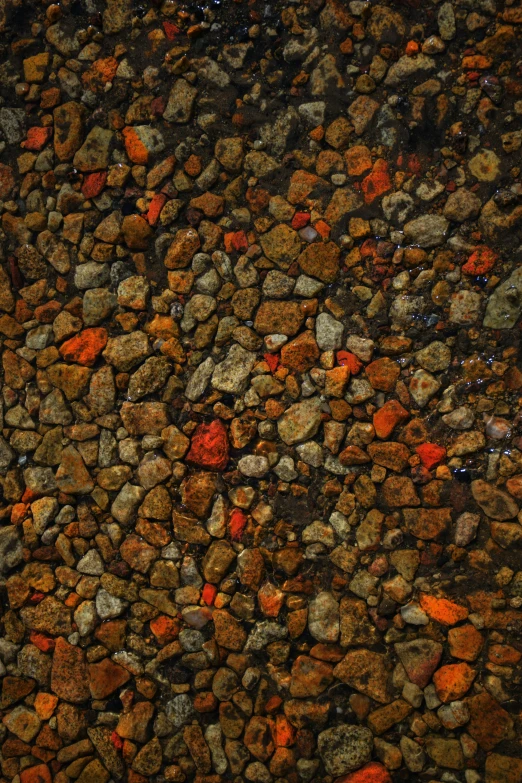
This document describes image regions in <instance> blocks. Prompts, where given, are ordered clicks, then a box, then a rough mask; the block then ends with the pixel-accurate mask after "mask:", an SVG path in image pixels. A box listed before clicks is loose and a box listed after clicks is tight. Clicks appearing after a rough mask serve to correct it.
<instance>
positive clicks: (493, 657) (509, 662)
mask: <svg viewBox="0 0 522 783" xmlns="http://www.w3.org/2000/svg"><path fill="white" fill-rule="evenodd" d="M488 658H489V660H490V661H491V662H492V663H496V664H498V665H499V666H516V665H517V663H519V662H520V659H521V658H522V652H520V651H519V650H516V649H515V648H514V647H511V645H510V644H492V645H491V647H490V648H489V651H488Z"/></svg>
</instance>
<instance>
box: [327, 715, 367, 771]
mask: <svg viewBox="0 0 522 783" xmlns="http://www.w3.org/2000/svg"><path fill="white" fill-rule="evenodd" d="M372 743H373V737H372V733H371V731H370V730H369V729H366V728H364V727H363V726H349V725H347V724H346V723H342V724H340V725H339V726H335V727H333V728H331V729H327V730H326V731H322V732H321V733H320V734H319V736H318V738H317V744H318V748H319V753H320V754H321V758H322V760H323V764H324V766H325V768H326V771H327V772H328V773H329V774H331V775H344V774H345V773H346V772H350V770H353V769H358V768H359V767H361V766H362V765H363V764H365V763H366V762H367V761H369V760H370V757H371V750H372Z"/></svg>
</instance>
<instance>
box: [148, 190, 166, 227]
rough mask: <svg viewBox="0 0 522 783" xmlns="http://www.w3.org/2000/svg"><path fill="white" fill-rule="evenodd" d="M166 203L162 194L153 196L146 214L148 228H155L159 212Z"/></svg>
mask: <svg viewBox="0 0 522 783" xmlns="http://www.w3.org/2000/svg"><path fill="white" fill-rule="evenodd" d="M166 202H167V197H166V196H165V194H164V193H156V195H155V196H153V198H152V201H151V202H150V204H149V211H148V212H147V222H148V224H149V226H155V225H156V223H157V222H158V220H159V216H160V214H161V210H162V209H163V207H164V206H165V204H166Z"/></svg>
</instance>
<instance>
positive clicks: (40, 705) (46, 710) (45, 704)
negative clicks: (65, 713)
mask: <svg viewBox="0 0 522 783" xmlns="http://www.w3.org/2000/svg"><path fill="white" fill-rule="evenodd" d="M57 704H58V696H55V695H54V694H53V693H43V692H42V691H40V693H37V694H36V698H35V700H34V708H35V710H36V714H37V715H38V717H39V718H41V719H42V720H49V718H50V717H51V716H52V714H53V712H54V710H55V709H56V705H57Z"/></svg>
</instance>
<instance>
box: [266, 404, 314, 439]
mask: <svg viewBox="0 0 522 783" xmlns="http://www.w3.org/2000/svg"><path fill="white" fill-rule="evenodd" d="M320 424H321V403H320V400H319V398H318V397H312V398H310V399H309V400H304V401H303V402H300V403H296V404H295V405H291V406H290V408H288V410H287V411H285V413H284V414H283V415H282V416H281V418H280V419H279V421H278V423H277V429H278V432H279V435H280V437H281V438H282V439H283V441H284V442H285V443H286V444H287V445H288V446H291V445H293V444H295V443H302V442H303V441H305V440H308V439H309V438H313V436H314V435H315V434H316V432H317V430H318V429H319V426H320Z"/></svg>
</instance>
